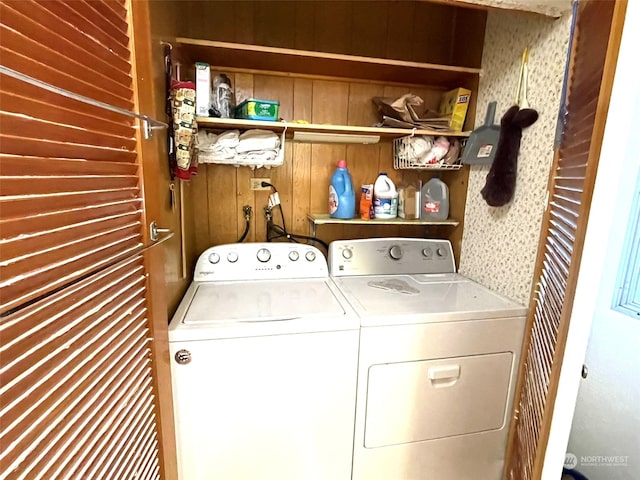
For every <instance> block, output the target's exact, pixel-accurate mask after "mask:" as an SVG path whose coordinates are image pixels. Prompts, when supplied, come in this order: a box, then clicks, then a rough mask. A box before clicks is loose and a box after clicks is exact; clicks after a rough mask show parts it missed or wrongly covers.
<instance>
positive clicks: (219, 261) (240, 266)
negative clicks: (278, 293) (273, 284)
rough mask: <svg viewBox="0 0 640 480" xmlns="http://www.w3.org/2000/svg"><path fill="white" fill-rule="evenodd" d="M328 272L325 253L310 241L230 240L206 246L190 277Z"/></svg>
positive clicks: (322, 274)
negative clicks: (311, 244) (232, 241)
mask: <svg viewBox="0 0 640 480" xmlns="http://www.w3.org/2000/svg"><path fill="white" fill-rule="evenodd" d="M328 276H329V271H328V268H327V261H326V259H325V257H324V255H323V254H322V252H321V251H320V250H318V249H317V248H315V247H312V246H310V245H302V244H299V243H274V242H269V243H231V244H227V245H218V246H215V247H210V248H208V249H206V250H205V251H204V252H203V253H202V254H201V255H200V257H199V258H198V261H197V262H196V268H195V272H194V275H193V280H194V281H196V282H207V281H216V282H220V281H233V280H273V279H286V278H324V277H328Z"/></svg>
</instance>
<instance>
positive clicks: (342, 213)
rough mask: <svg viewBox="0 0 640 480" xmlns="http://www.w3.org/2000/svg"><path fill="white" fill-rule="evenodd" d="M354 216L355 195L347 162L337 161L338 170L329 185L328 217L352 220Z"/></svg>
mask: <svg viewBox="0 0 640 480" xmlns="http://www.w3.org/2000/svg"><path fill="white" fill-rule="evenodd" d="M355 214H356V193H355V191H354V190H353V184H352V183H351V175H349V170H347V161H346V160H340V161H338V168H336V171H335V172H334V174H333V176H332V177H331V185H329V216H330V217H331V218H353V217H355Z"/></svg>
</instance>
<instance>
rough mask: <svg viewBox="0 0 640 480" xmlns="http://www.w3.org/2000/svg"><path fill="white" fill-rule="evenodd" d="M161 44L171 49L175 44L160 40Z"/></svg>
mask: <svg viewBox="0 0 640 480" xmlns="http://www.w3.org/2000/svg"><path fill="white" fill-rule="evenodd" d="M160 45H164V46H165V47H169V50H170V51H171V50H173V45H171V44H170V43H169V42H162V41H161V42H160Z"/></svg>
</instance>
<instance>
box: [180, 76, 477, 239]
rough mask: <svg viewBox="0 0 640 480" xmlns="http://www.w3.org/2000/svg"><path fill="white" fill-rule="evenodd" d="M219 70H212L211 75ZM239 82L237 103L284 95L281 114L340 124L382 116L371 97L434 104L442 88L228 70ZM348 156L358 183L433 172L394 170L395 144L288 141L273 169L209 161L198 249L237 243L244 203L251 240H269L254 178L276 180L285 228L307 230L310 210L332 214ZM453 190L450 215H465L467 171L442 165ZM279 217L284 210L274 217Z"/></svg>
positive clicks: (342, 230) (382, 232) (346, 232)
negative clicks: (334, 186)
mask: <svg viewBox="0 0 640 480" xmlns="http://www.w3.org/2000/svg"><path fill="white" fill-rule="evenodd" d="M217 73H219V72H218V71H216V70H214V71H213V72H212V75H215V74H217ZM227 74H228V75H229V77H230V78H231V81H232V84H233V86H234V88H235V91H236V95H237V96H238V102H240V101H242V100H243V99H244V98H249V97H255V98H261V99H274V100H278V101H280V105H281V107H280V115H281V116H282V117H283V118H285V119H288V120H300V119H301V120H307V121H309V122H311V123H320V124H322V123H330V124H338V125H371V124H372V123H374V122H376V121H377V120H378V112H377V109H376V108H375V106H374V105H373V103H372V101H371V98H372V97H374V96H390V97H397V96H400V95H402V94H404V93H408V92H412V93H415V94H417V95H420V96H421V97H422V98H424V99H425V101H426V102H428V103H430V104H432V105H433V104H434V102H437V101H438V100H439V98H440V95H441V93H442V91H441V90H437V89H430V88H427V87H416V86H404V87H403V86H398V85H393V86H388V85H387V86H385V85H383V84H377V83H357V82H348V81H340V80H327V79H310V78H300V77H294V76H277V75H260V74H252V73H242V72H235V73H234V72H231V73H229V72H227ZM340 159H346V160H347V165H348V167H349V171H350V173H351V176H352V179H353V184H354V188H356V189H359V187H360V185H362V184H364V183H373V182H374V181H375V179H376V177H377V176H378V173H379V172H387V174H388V175H389V177H390V178H391V179H392V180H393V181H394V182H395V183H396V184H397V185H400V184H403V183H409V182H415V181H416V180H418V179H421V180H422V181H423V182H426V181H427V180H428V179H429V178H431V176H432V175H433V173H434V172H421V171H416V170H394V169H393V159H392V144H391V142H389V141H386V142H381V143H380V144H377V145H332V144H304V143H294V142H290V141H288V142H287V144H286V148H285V161H284V165H282V166H280V167H276V168H272V169H256V170H251V169H250V168H248V167H234V166H230V165H215V164H205V165H200V166H199V173H198V175H197V176H196V177H194V178H193V179H192V180H191V183H192V189H194V198H195V199H196V200H195V201H196V204H195V205H194V207H195V212H196V214H195V226H194V228H195V239H196V249H197V250H198V251H202V250H204V249H205V248H207V247H209V246H211V245H216V244H221V243H228V242H235V241H237V240H238V238H239V237H240V236H241V234H242V232H243V230H244V225H245V221H244V217H243V213H242V207H243V206H244V205H249V206H251V207H252V209H253V211H254V217H253V220H252V224H251V230H250V233H249V236H248V237H247V240H248V241H265V238H266V225H265V217H264V207H265V206H266V204H267V199H268V194H269V192H263V191H252V190H250V180H249V179H250V178H251V177H258V178H260V177H268V178H270V179H271V183H272V184H274V185H275V186H276V188H277V189H278V192H279V196H280V200H281V202H282V209H283V213H284V215H285V221H286V226H287V229H288V230H289V231H290V232H292V233H298V234H303V235H308V234H309V222H308V220H307V217H306V216H307V214H308V213H326V212H327V208H328V188H329V183H330V178H331V175H332V174H333V172H334V170H335V167H336V163H337V162H338V160H340ZM440 174H441V176H442V178H443V179H444V180H445V182H447V183H448V184H449V186H450V189H451V197H452V201H451V216H452V217H454V218H456V219H459V220H463V217H464V202H465V199H466V180H467V174H468V172H467V170H466V169H465V170H462V171H458V172H455V171H454V172H440ZM276 219H277V220H278V223H280V219H279V217H276ZM454 230H456V231H457V230H460V231H461V227H457V228H456V229H454V228H443V229H441V230H440V231H435V230H433V229H431V230H430V231H428V232H427V231H426V228H425V227H419V226H409V227H402V228H398V227H395V226H376V225H374V224H372V225H371V226H368V225H365V226H321V227H318V236H319V237H320V238H321V239H322V240H324V241H327V242H328V241H331V240H334V239H336V238H366V237H375V236H378V237H380V236H394V235H406V236H425V235H427V234H430V235H437V236H442V235H444V236H446V237H449V236H450V235H452V234H453V231H454Z"/></svg>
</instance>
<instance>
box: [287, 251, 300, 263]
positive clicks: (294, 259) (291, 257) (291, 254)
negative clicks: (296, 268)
mask: <svg viewBox="0 0 640 480" xmlns="http://www.w3.org/2000/svg"><path fill="white" fill-rule="evenodd" d="M299 258H300V254H299V253H298V252H297V251H295V250H292V251H290V252H289V260H291V261H292V262H297V261H298V259H299Z"/></svg>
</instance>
